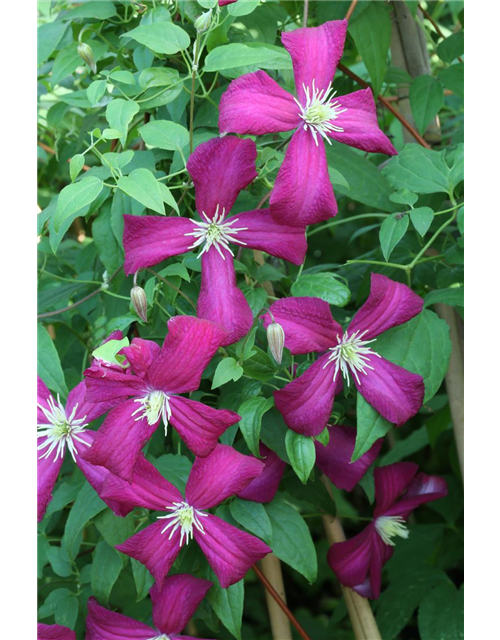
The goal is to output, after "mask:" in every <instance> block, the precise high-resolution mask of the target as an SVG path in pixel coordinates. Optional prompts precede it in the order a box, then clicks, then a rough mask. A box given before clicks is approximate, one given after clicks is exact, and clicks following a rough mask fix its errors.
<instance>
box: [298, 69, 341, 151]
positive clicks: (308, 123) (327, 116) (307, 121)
mask: <svg viewBox="0 0 500 640" xmlns="http://www.w3.org/2000/svg"><path fill="white" fill-rule="evenodd" d="M302 87H303V88H304V94H305V98H306V103H305V105H302V104H300V102H299V101H298V100H297V98H294V100H295V102H296V103H297V104H298V105H299V107H300V110H301V113H300V114H299V115H300V117H301V118H302V120H304V130H305V131H307V129H308V128H309V130H310V132H311V133H312V136H313V138H314V142H315V143H316V146H317V145H318V136H317V134H318V133H319V134H320V135H321V136H323V138H324V139H325V140H326V141H327V142H328V144H332V143H331V140H330V138H329V137H328V132H329V131H337V132H339V133H341V132H343V131H344V129H343V128H342V127H339V126H337V125H335V124H333V122H332V120H335V119H336V118H338V117H339V115H340V114H341V113H344V111H347V109H341V108H340V107H341V106H342V105H341V104H340V102H339V101H338V100H333V97H334V96H335V94H336V93H337V92H336V91H333V89H332V83H331V82H330V84H329V85H328V87H327V88H326V89H321V90H319V89H316V87H315V85H314V80H313V81H312V87H311V88H309V87H306V86H305V84H303V85H302Z"/></svg>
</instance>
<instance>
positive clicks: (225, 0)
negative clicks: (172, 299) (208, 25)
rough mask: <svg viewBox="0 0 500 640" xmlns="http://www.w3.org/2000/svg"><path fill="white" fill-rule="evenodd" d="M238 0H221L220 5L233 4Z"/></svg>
mask: <svg viewBox="0 0 500 640" xmlns="http://www.w3.org/2000/svg"><path fill="white" fill-rule="evenodd" d="M237 1H238V0H219V7H225V6H226V4H233V3H234V2H237Z"/></svg>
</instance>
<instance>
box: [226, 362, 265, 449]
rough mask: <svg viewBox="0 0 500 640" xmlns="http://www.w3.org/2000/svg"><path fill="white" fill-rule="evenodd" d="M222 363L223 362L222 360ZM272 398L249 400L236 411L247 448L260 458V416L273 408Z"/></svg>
mask: <svg viewBox="0 0 500 640" xmlns="http://www.w3.org/2000/svg"><path fill="white" fill-rule="evenodd" d="M223 362H224V360H223ZM273 404H274V400H273V399H272V398H261V397H259V398H250V399H249V400H245V402H244V403H243V404H242V405H241V406H240V408H239V409H238V413H239V415H240V416H241V421H240V423H239V427H240V431H241V433H242V434H243V437H244V438H245V442H246V443H247V446H248V448H249V449H250V451H251V452H252V453H253V454H254V456H257V457H258V458H259V457H260V453H259V440H260V429H261V425H262V416H263V415H264V414H265V413H266V411H269V409H270V408H271V407H272V406H273Z"/></svg>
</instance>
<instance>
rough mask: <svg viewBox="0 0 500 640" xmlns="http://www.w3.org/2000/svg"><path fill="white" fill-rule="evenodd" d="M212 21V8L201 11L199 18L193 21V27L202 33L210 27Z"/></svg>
mask: <svg viewBox="0 0 500 640" xmlns="http://www.w3.org/2000/svg"><path fill="white" fill-rule="evenodd" d="M211 22H212V9H210V11H207V12H206V13H202V14H201V16H200V17H199V18H196V20H195V21H194V27H195V29H196V31H197V32H198V33H203V32H204V31H206V30H207V29H209V28H210V23H211Z"/></svg>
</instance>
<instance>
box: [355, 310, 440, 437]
mask: <svg viewBox="0 0 500 640" xmlns="http://www.w3.org/2000/svg"><path fill="white" fill-rule="evenodd" d="M374 348H375V350H376V351H377V352H378V353H380V355H381V356H382V357H384V358H386V359H387V360H389V361H390V362H393V363H394V364H397V365H399V366H400V367H403V368H404V369H407V370H408V371H411V372H412V373H417V374H419V375H421V376H422V377H423V379H424V384H425V397H424V402H428V401H429V400H430V399H431V398H432V397H433V396H434V395H435V394H436V393H437V391H438V389H439V387H440V386H441V383H442V382H443V379H444V376H445V373H446V371H447V369H448V361H449V359H450V353H451V341H450V328H449V326H448V324H447V323H446V322H445V321H444V320H442V319H441V318H439V317H438V316H437V315H436V314H435V313H434V312H433V311H429V309H424V311H422V313H420V314H419V315H418V316H417V317H416V318H413V320H410V322H407V323H405V324H403V325H400V326H399V327H394V328H393V329H390V330H389V331H386V332H385V333H383V334H382V335H381V336H379V337H378V338H377V342H376V343H375V344H374ZM358 428H359V427H358Z"/></svg>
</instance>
